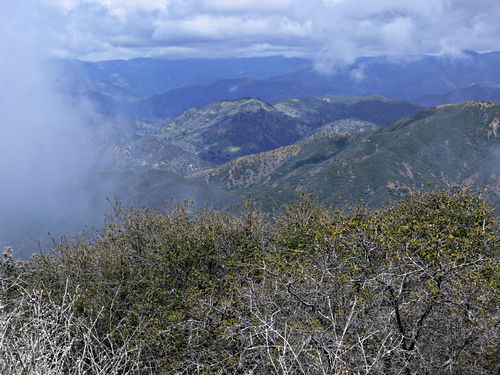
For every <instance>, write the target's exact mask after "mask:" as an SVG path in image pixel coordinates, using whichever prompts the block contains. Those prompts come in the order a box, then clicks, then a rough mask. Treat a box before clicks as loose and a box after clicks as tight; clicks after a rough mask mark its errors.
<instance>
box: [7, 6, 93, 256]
mask: <svg viewBox="0 0 500 375" xmlns="http://www.w3.org/2000/svg"><path fill="white" fill-rule="evenodd" d="M20 4H22V5H26V4H28V5H29V4H30V2H25V1H21V2H19V3H17V2H15V5H12V4H8V3H7V4H5V3H2V5H0V51H1V55H0V87H1V91H0V176H1V183H0V246H2V245H10V244H11V242H12V241H14V246H16V245H18V243H16V241H18V240H19V238H24V241H25V242H26V241H28V242H31V243H25V244H23V245H26V246H27V247H30V248H33V249H36V243H35V242H34V241H33V239H40V238H41V236H42V235H44V234H45V235H46V234H47V232H49V231H54V230H56V229H58V228H59V227H62V228H64V227H66V224H68V223H69V222H70V221H71V219H70V218H71V217H74V216H77V215H80V214H81V213H82V212H85V211H86V210H87V209H88V201H89V198H88V196H87V194H86V193H84V190H83V188H82V185H83V178H84V176H85V174H86V173H87V169H88V168H90V166H91V164H92V159H93V156H92V147H91V145H90V143H89V137H88V134H87V133H86V131H85V126H84V120H83V119H84V113H83V112H82V111H81V110H76V109H75V108H72V107H71V106H70V105H69V104H68V103H67V102H66V100H65V99H64V98H63V97H62V96H61V95H59V93H58V92H57V90H56V89H55V88H54V86H55V84H54V82H55V79H54V76H53V75H52V73H53V72H51V71H50V69H49V68H48V65H47V64H46V51H47V44H46V41H47V40H46V39H44V38H45V35H44V33H43V32H42V30H43V29H44V28H45V27H46V26H47V25H38V24H37V23H36V22H37V21H36V20H37V19H40V18H39V17H38V16H36V17H34V16H33V15H34V12H35V11H36V9H30V8H28V7H24V8H23V7H22V6H20ZM29 10H32V11H33V13H30V12H29ZM38 32H40V33H38ZM56 225H57V227H56ZM25 251H28V252H30V250H28V249H26V250H25Z"/></svg>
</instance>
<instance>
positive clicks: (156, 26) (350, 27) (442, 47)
mask: <svg viewBox="0 0 500 375" xmlns="http://www.w3.org/2000/svg"><path fill="white" fill-rule="evenodd" d="M6 3H9V2H6ZM15 4H16V5H15V8H16V9H15V11H16V12H17V14H18V15H17V16H16V17H15V18H17V21H18V23H17V25H16V27H18V28H19V32H28V33H29V32H32V33H37V34H41V35H44V38H45V42H46V43H47V48H49V49H50V51H51V54H52V55H55V56H59V57H70V58H79V59H84V60H92V61H96V60H109V59H116V58H133V57H138V56H142V57H146V56H162V57H167V58H184V57H243V56H245V57H248V56H266V55H283V56H299V57H307V58H312V59H314V60H315V61H316V62H317V65H318V66H319V67H321V66H322V65H324V67H325V68H327V67H328V66H329V65H330V66H334V65H338V64H349V63H350V62H352V61H354V60H355V59H356V58H357V57H360V56H367V55H369V56H373V55H389V56H394V57H396V58H400V57H403V58H404V57H408V56H419V55H424V54H439V55H451V56H460V55H461V54H462V52H463V51H464V50H474V51H480V52H484V51H491V50H500V46H499V41H500V22H498V20H499V19H500V1H498V0H418V1H416V0H16V1H15ZM0 7H3V5H0ZM26 14H28V15H29V14H31V16H29V17H27V16H25V15H26ZM22 20H24V21H22Z"/></svg>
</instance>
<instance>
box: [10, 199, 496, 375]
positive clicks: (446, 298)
mask: <svg viewBox="0 0 500 375" xmlns="http://www.w3.org/2000/svg"><path fill="white" fill-rule="evenodd" d="M499 240H500V239H499V237H498V228H497V222H496V221H495V219H494V218H493V215H492V212H491V209H490V207H489V206H488V205H487V204H486V203H485V202H484V201H483V200H482V198H481V197H479V196H478V195H474V194H472V193H471V192H470V191H468V190H463V189H455V190H454V191H430V192H425V193H416V194H413V195H412V196H411V197H409V198H407V199H405V200H403V201H401V202H399V203H397V204H393V205H391V206H388V207H385V208H382V209H378V210H373V209H368V208H366V207H363V206H358V207H355V208H353V209H351V210H350V211H338V210H337V211H334V210H329V209H325V208H323V207H320V206H317V205H316V204H315V203H314V197H312V196H310V195H308V194H302V195H301V198H300V200H299V201H298V202H297V203H294V204H289V205H287V206H286V207H284V208H283V210H281V211H280V212H278V213H276V214H275V215H273V216H271V217H269V216H267V215H265V214H263V213H262V212H261V211H260V210H259V209H257V208H255V207H254V206H253V205H252V204H250V203H249V204H247V205H246V206H245V207H244V209H243V210H242V212H239V213H238V214H232V213H226V214H222V213H218V212H213V211H209V210H203V209H202V210H197V211H194V210H193V209H192V207H191V206H190V205H189V204H187V203H186V204H178V205H175V206H173V207H172V208H170V209H168V210H166V211H165V212H159V211H154V210H135V209H123V208H121V207H117V208H116V215H115V216H113V217H110V218H108V220H107V224H106V226H105V227H104V228H102V230H101V231H100V232H99V233H97V235H96V236H95V238H94V239H92V240H85V239H76V240H73V241H62V242H61V243H59V244H58V246H57V247H56V248H55V249H54V250H53V252H52V253H50V254H45V255H42V256H38V257H35V258H33V259H32V260H31V261H29V262H26V263H24V264H23V266H22V270H23V271H22V274H23V280H24V282H25V283H26V285H29V286H30V288H33V289H42V290H45V291H46V293H48V294H49V295H50V296H52V297H51V298H56V299H57V296H59V298H61V299H62V298H63V297H64V295H65V293H72V294H73V295H78V299H77V301H76V302H75V305H74V308H73V313H74V314H77V315H78V316H81V317H84V318H85V319H88V320H90V321H95V322H96V326H97V327H98V330H97V331H98V332H102V334H103V335H104V336H106V337H111V338H112V340H114V341H113V345H117V346H120V345H121V344H123V341H124V340H125V339H124V338H126V337H132V338H133V339H131V340H132V341H133V343H132V344H133V346H134V347H140V348H142V349H141V351H140V353H141V361H143V362H144V363H149V364H150V367H152V368H153V369H154V370H153V372H154V373H158V374H172V373H175V374H177V373H178V374H181V373H185V374H249V373H253V374H333V373H335V374H341V373H349V374H368V373H373V374H380V375H382V374H416V373H428V374H445V373H446V374H450V373H451V374H459V373H460V374H462V373H467V374H490V373H495V371H497V370H498V361H497V358H498V346H497V344H498V337H497V336H496V327H498V323H499V314H498V290H499V288H498V287H499V281H500V277H499V275H500V274H499V263H498V255H499V254H498V250H499V246H498V245H499ZM3 276H4V278H5V276H7V273H6V272H5V271H4V274H3ZM137 329H140V332H141V334H140V335H135V334H134V332H137Z"/></svg>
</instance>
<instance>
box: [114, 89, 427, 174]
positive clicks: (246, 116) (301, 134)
mask: <svg viewBox="0 0 500 375" xmlns="http://www.w3.org/2000/svg"><path fill="white" fill-rule="evenodd" d="M420 108H421V107H419V106H416V105H414V104H411V103H408V102H404V101H395V100H391V99H387V98H383V97H381V96H377V95H371V96H367V97H354V96H352V97H351V96H349V97H341V96H336V97H334V96H326V97H324V98H301V99H291V100H287V101H285V102H282V103H278V104H276V105H274V106H273V105H271V104H268V103H266V102H264V101H262V100H259V99H253V98H249V99H238V100H225V101H221V102H216V103H212V104H209V105H207V106H204V107H202V108H193V109H190V110H188V111H186V112H185V113H184V114H182V115H181V116H179V117H178V118H176V119H175V120H173V121H171V122H169V123H168V124H166V125H165V126H164V127H163V128H162V129H161V131H160V132H159V133H148V134H145V136H143V137H139V139H137V140H134V141H133V142H131V143H129V144H127V145H125V151H124V152H123V159H124V163H125V164H126V165H129V166H130V167H132V168H153V169H162V170H169V171H173V172H176V173H179V174H182V175H190V174H193V173H194V172H197V171H200V170H203V169H207V168H210V167H213V166H218V165H221V164H224V163H226V162H228V161H230V160H233V159H235V158H237V157H240V156H244V155H249V154H255V153H259V152H264V151H269V150H273V149H276V148H279V147H282V146H287V145H290V144H293V143H295V142H298V141H301V140H303V139H305V138H307V137H309V136H311V135H315V134H321V133H328V132H339V131H344V132H354V131H357V130H356V128H358V127H361V128H362V130H367V129H373V128H375V127H376V126H377V124H379V125H381V124H385V123H387V122H389V121H392V120H395V119H399V118H401V117H404V116H407V115H410V114H413V113H415V112H417V111H418V110H419V109H420ZM339 121H342V122H340V123H339ZM351 128H353V129H352V130H350V129H351Z"/></svg>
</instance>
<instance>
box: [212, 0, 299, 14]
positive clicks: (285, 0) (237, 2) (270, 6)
mask: <svg viewBox="0 0 500 375" xmlns="http://www.w3.org/2000/svg"><path fill="white" fill-rule="evenodd" d="M294 2H295V0H203V3H204V5H205V7H207V8H209V9H214V10H218V11H240V12H255V11H286V10H287V9H288V8H289V7H290V6H291V5H292V3H294Z"/></svg>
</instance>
